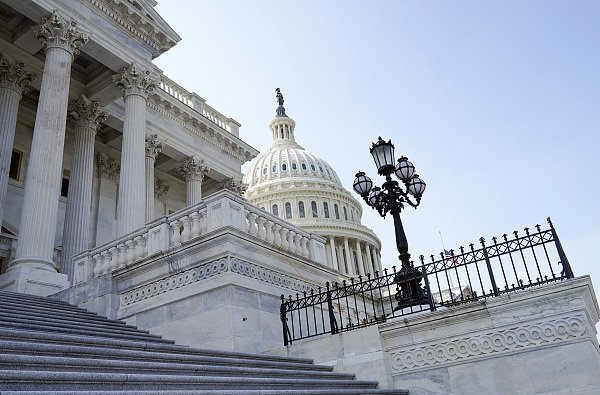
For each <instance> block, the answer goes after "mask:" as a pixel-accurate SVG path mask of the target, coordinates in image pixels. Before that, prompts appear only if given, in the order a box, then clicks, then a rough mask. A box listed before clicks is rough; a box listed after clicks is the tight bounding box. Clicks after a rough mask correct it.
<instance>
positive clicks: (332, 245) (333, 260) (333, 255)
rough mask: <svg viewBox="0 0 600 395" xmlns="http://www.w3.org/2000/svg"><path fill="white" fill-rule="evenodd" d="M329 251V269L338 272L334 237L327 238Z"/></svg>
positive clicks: (338, 266)
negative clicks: (331, 268)
mask: <svg viewBox="0 0 600 395" xmlns="http://www.w3.org/2000/svg"><path fill="white" fill-rule="evenodd" d="M329 247H330V248H329V249H330V250H331V267H333V268H334V269H337V270H340V265H339V263H338V260H337V253H336V251H335V237H333V236H329Z"/></svg>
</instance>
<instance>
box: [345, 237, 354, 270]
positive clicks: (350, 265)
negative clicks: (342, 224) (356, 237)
mask: <svg viewBox="0 0 600 395" xmlns="http://www.w3.org/2000/svg"><path fill="white" fill-rule="evenodd" d="M344 256H345V257H346V265H347V266H348V273H347V274H349V275H354V274H356V273H354V261H353V260H352V255H351V254H350V246H349V244H348V238H347V237H344Z"/></svg>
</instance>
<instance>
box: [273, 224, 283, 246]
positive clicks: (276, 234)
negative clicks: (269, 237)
mask: <svg viewBox="0 0 600 395" xmlns="http://www.w3.org/2000/svg"><path fill="white" fill-rule="evenodd" d="M280 230H281V225H279V224H274V225H273V244H275V245H276V246H277V247H281V233H280Z"/></svg>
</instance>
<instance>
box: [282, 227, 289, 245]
mask: <svg viewBox="0 0 600 395" xmlns="http://www.w3.org/2000/svg"><path fill="white" fill-rule="evenodd" d="M288 232H289V230H287V229H286V228H283V227H282V228H281V248H283V249H284V250H288V249H289V248H290V244H289V243H288V239H287V234H288Z"/></svg>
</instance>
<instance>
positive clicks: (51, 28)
mask: <svg viewBox="0 0 600 395" xmlns="http://www.w3.org/2000/svg"><path fill="white" fill-rule="evenodd" d="M33 33H34V34H35V36H36V37H37V39H38V40H40V41H41V42H42V43H44V45H45V46H46V50H48V49H49V48H60V49H65V50H67V51H69V52H70V53H71V55H78V54H79V47H82V46H83V45H85V44H86V43H87V42H88V41H89V36H88V35H87V34H85V33H82V32H80V31H79V29H77V23H76V22H74V21H70V22H67V21H66V20H65V19H64V18H62V17H61V16H60V15H58V11H57V10H53V11H52V14H51V15H50V16H49V17H48V18H42V22H41V23H40V24H39V25H38V26H36V27H34V29H33Z"/></svg>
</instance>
